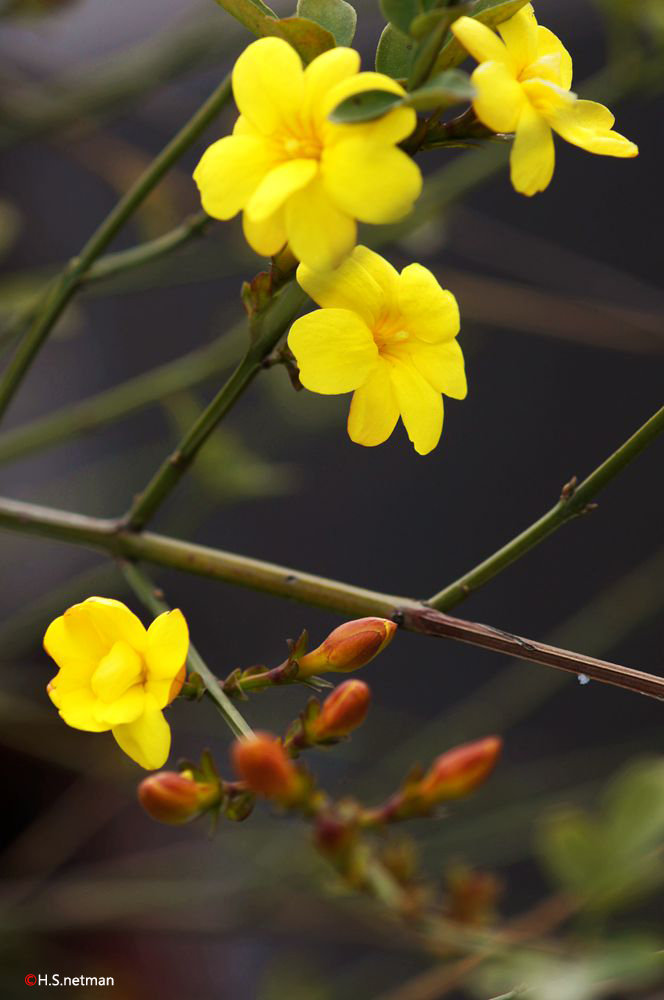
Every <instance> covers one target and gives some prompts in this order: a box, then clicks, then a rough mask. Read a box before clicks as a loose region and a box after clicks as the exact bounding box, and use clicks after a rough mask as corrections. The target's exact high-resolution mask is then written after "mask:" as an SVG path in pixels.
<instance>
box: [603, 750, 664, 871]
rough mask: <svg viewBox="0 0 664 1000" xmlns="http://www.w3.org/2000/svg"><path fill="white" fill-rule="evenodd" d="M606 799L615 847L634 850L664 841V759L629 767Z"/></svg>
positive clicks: (640, 849)
mask: <svg viewBox="0 0 664 1000" xmlns="http://www.w3.org/2000/svg"><path fill="white" fill-rule="evenodd" d="M604 801H605V810H606V824H607V833H608V835H609V836H610V839H611V842H612V843H613V844H615V847H616V849H620V850H621V851H622V852H623V853H635V852H639V851H650V850H654V849H655V848H657V846H658V845H659V844H661V842H662V841H663V840H664V759H662V758H660V757H656V758H654V759H650V760H641V761H637V762H636V763H634V764H632V765H630V766H628V767H626V768H625V769H624V770H623V771H621V772H620V774H619V775H618V776H617V777H616V778H615V780H614V781H613V782H612V783H611V785H609V787H608V789H607V792H606V796H605V800H604ZM635 817H638V822H637V821H635Z"/></svg>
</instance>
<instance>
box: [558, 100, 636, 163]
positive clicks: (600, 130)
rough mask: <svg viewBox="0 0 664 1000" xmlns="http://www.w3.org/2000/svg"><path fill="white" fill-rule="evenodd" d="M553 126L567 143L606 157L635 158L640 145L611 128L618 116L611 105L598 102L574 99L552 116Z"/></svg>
mask: <svg viewBox="0 0 664 1000" xmlns="http://www.w3.org/2000/svg"><path fill="white" fill-rule="evenodd" d="M548 120H549V123H550V125H551V128H553V129H555V131H556V132H557V133H558V135H560V136H562V138H563V139H566V140H567V142H571V143H573V144H574V145H575V146H580V147H581V149H585V150H587V152H589V153H599V154H600V155H602V156H619V157H633V156H637V155H638V152H639V148H638V146H637V145H636V144H635V143H633V142H630V140H629V139H626V138H625V137H624V136H623V135H620V133H619V132H614V131H613V130H612V128H611V126H612V125H613V123H614V121H615V118H614V116H613V115H612V114H611V112H610V111H609V109H608V108H605V107H604V105H603V104H596V103H595V102H594V101H579V100H576V101H574V103H573V104H570V105H567V106H565V107H561V108H560V109H558V110H557V111H556V112H555V113H554V114H553V115H551V116H549V119H548Z"/></svg>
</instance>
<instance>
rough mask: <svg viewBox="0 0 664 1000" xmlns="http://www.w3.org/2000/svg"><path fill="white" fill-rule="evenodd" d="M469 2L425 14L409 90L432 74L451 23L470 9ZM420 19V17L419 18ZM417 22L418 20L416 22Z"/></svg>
mask: <svg viewBox="0 0 664 1000" xmlns="http://www.w3.org/2000/svg"><path fill="white" fill-rule="evenodd" d="M468 9H469V8H468V4H461V5H457V6H455V7H445V8H443V9H441V10H437V11H434V12H433V13H432V14H428V15H425V17H426V25H425V28H426V30H425V33H424V35H423V37H422V39H421V41H420V42H419V44H418V46H417V49H416V50H415V54H414V56H413V63H412V66H411V70H410V75H409V77H408V84H407V88H408V90H414V89H415V87H419V85H420V84H421V83H423V82H424V81H425V80H427V79H428V78H429V76H431V73H432V72H433V70H434V66H435V64H436V60H437V58H438V55H439V53H440V50H441V47H442V45H443V43H444V41H445V38H446V36H447V35H448V33H449V29H450V25H452V24H453V23H454V22H455V21H456V20H457V18H459V17H461V15H462V14H465V13H466V12H467V11H468ZM418 21H419V19H418ZM416 24H417V22H416Z"/></svg>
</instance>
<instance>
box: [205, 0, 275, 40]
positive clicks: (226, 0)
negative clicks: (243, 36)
mask: <svg viewBox="0 0 664 1000" xmlns="http://www.w3.org/2000/svg"><path fill="white" fill-rule="evenodd" d="M216 2H217V3H218V4H219V6H220V7H223V8H224V10H225V11H228V13H229V14H232V16H233V17H234V18H236V20H238V21H239V22H240V24H243V25H244V26H245V28H248V29H249V31H251V32H253V34H254V35H268V34H270V32H269V31H267V30H266V25H265V22H266V21H276V20H277V15H276V14H275V13H274V11H272V10H270V8H269V7H268V6H267V5H266V4H264V3H262V0H216Z"/></svg>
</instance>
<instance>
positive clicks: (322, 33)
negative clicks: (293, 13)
mask: <svg viewBox="0 0 664 1000" xmlns="http://www.w3.org/2000/svg"><path fill="white" fill-rule="evenodd" d="M275 24H276V29H275V30H274V31H269V32H266V33H267V34H270V35H278V36H279V37H280V38H284V39H285V40H286V41H287V42H290V44H291V45H292V46H293V48H294V49H295V50H296V51H297V52H299V54H300V55H301V57H302V59H303V60H304V62H305V63H310V62H311V60H312V59H315V58H316V56H319V55H321V53H323V52H327V51H328V49H333V48H334V47H335V41H334V35H333V34H332V33H331V32H330V31H328V30H327V28H323V27H322V26H321V25H320V24H317V23H316V22H315V21H310V20H309V18H308V17H284V18H281V20H279V21H276V22H275Z"/></svg>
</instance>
